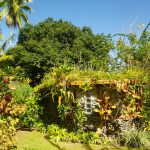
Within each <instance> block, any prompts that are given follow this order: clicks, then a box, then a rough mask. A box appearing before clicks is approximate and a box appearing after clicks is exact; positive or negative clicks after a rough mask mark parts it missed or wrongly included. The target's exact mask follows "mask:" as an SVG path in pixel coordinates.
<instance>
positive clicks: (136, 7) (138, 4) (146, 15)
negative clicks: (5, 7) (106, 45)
mask: <svg viewBox="0 0 150 150" xmlns="http://www.w3.org/2000/svg"><path fill="white" fill-rule="evenodd" d="M30 6H31V7H32V9H33V11H32V13H31V14H29V22H30V23H31V24H37V23H38V22H40V21H42V20H44V19H45V18H48V17H52V18H54V19H55V20H57V19H63V20H65V21H69V22H72V23H73V24H74V25H76V26H79V27H83V26H89V27H91V29H92V30H93V31H94V33H105V34H109V33H111V34H114V33H120V32H121V31H122V28H123V31H124V32H129V26H130V24H131V23H133V22H134V21H136V23H135V25H134V27H136V25H138V24H142V23H144V24H147V23H148V22H150V0H33V2H32V3H31V4H30ZM1 28H2V32H3V33H4V36H5V38H6V37H7V36H8V34H9V29H8V28H7V27H6V25H5V23H4V21H3V22H2V24H1Z"/></svg>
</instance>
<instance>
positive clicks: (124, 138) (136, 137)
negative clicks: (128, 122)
mask: <svg viewBox="0 0 150 150" xmlns="http://www.w3.org/2000/svg"><path fill="white" fill-rule="evenodd" d="M149 137H150V135H149V134H148V133H147V132H146V131H141V130H138V129H137V128H136V127H135V126H129V128H128V130H124V131H122V132H121V133H120V134H119V136H118V142H119V143H120V145H125V146H127V147H133V148H141V147H144V146H145V145H146V143H147V142H148V139H149Z"/></svg>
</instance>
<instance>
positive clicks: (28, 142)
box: [16, 131, 120, 150]
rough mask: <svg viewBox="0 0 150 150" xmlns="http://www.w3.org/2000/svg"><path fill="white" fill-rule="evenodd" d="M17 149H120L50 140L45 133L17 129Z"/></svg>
mask: <svg viewBox="0 0 150 150" xmlns="http://www.w3.org/2000/svg"><path fill="white" fill-rule="evenodd" d="M16 142H17V150H109V149H120V148H118V147H115V146H100V145H94V144H91V145H86V144H80V143H67V142H59V143H55V142H51V141H48V140H47V139H46V138H45V134H43V133H40V132H36V131H32V132H30V131H18V132H17V134H16Z"/></svg>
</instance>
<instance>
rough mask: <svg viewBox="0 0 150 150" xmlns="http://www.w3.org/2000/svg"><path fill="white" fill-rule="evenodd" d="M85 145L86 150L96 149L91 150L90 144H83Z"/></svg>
mask: <svg viewBox="0 0 150 150" xmlns="http://www.w3.org/2000/svg"><path fill="white" fill-rule="evenodd" d="M83 145H84V147H85V149H87V150H94V149H92V148H91V146H90V144H89V143H87V144H83Z"/></svg>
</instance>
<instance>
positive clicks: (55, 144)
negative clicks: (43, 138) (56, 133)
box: [49, 141, 66, 150]
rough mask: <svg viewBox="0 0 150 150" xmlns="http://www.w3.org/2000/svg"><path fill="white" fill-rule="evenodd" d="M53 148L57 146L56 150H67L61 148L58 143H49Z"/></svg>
mask: <svg viewBox="0 0 150 150" xmlns="http://www.w3.org/2000/svg"><path fill="white" fill-rule="evenodd" d="M49 142H50V143H51V144H52V145H53V146H55V147H56V148H58V149H59V150H66V149H65V148H61V147H60V146H59V145H58V144H57V143H55V142H52V141H49Z"/></svg>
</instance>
